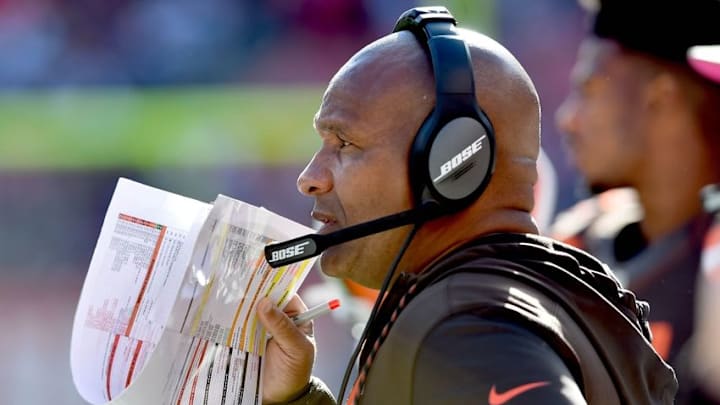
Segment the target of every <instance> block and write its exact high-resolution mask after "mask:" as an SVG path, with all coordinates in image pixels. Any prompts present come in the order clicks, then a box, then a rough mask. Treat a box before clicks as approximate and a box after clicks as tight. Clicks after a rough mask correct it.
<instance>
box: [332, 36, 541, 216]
mask: <svg viewBox="0 0 720 405" xmlns="http://www.w3.org/2000/svg"><path fill="white" fill-rule="evenodd" d="M458 31H459V32H460V33H461V35H462V37H463V39H464V41H465V42H466V44H467V45H468V48H469V49H470V53H471V58H472V65H473V75H474V80H475V91H476V99H477V102H478V104H479V106H480V108H482V109H483V110H484V111H485V112H486V114H487V115H488V117H489V118H490V120H491V122H492V125H493V127H494V129H495V133H496V142H497V145H496V149H497V161H496V171H495V174H494V178H493V180H492V181H491V183H490V187H489V188H488V190H487V191H486V192H485V194H487V195H484V196H483V198H482V199H481V202H482V203H483V204H485V205H486V206H487V208H491V207H495V208H497V207H503V206H504V207H506V208H512V209H518V210H521V211H526V212H529V211H530V210H531V209H532V205H533V191H532V187H533V184H534V182H535V181H536V172H535V164H536V159H537V156H538V152H539V145H540V107H539V100H538V96H537V92H536V90H535V87H534V85H533V83H532V81H531V80H530V78H529V76H528V75H527V73H526V72H525V70H524V69H523V67H522V66H521V65H520V63H519V62H518V61H517V60H516V59H515V57H514V56H513V55H512V54H511V53H510V52H509V51H508V50H507V49H505V48H504V47H503V46H502V45H500V44H499V43H497V42H496V41H494V40H492V39H491V38H489V37H487V36H485V35H482V34H479V33H476V32H473V31H467V30H458ZM338 86H340V87H346V88H347V87H352V89H351V90H350V89H348V90H350V91H352V93H353V94H354V96H355V97H360V98H362V99H363V100H364V102H365V103H373V102H377V101H378V100H380V99H392V100H393V101H392V102H389V103H387V104H386V105H389V106H390V108H391V109H392V111H391V113H392V117H394V119H395V120H397V121H398V123H401V124H402V126H403V129H402V130H398V131H396V132H394V133H393V134H394V136H403V137H407V138H408V140H411V139H412V137H414V136H415V134H416V133H417V130H418V129H419V127H420V125H421V124H422V122H423V121H424V120H425V118H426V117H427V116H428V114H429V113H430V111H431V110H432V108H433V107H434V105H435V81H434V78H433V74H432V68H431V65H430V62H429V58H428V55H427V54H426V52H425V51H424V50H423V48H422V47H421V45H420V43H419V42H418V40H417V39H416V38H415V37H414V36H413V35H412V33H410V32H408V31H402V32H398V33H393V34H390V35H387V36H385V37H383V38H380V39H379V40H377V41H375V42H373V43H371V44H369V45H368V46H366V47H365V48H363V49H362V50H360V51H359V52H358V53H357V54H355V55H354V56H353V57H352V58H351V59H350V60H349V61H348V62H347V63H346V64H345V65H344V66H343V67H342V68H341V69H340V70H339V71H338V73H337V74H336V75H335V77H334V78H333V79H332V81H331V83H330V87H329V91H331V90H332V89H334V88H336V87H338ZM408 145H409V143H408Z"/></svg>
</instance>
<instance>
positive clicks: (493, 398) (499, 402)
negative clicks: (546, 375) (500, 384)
mask: <svg viewBox="0 0 720 405" xmlns="http://www.w3.org/2000/svg"><path fill="white" fill-rule="evenodd" d="M548 384H550V381H538V382H534V383H528V384H523V385H518V386H517V387H515V388H511V389H509V390H507V391H505V392H497V391H495V385H493V386H492V387H491V388H490V396H488V404H490V405H503V404H504V403H506V402H508V401H509V400H511V399H513V398H515V397H516V396H518V395H520V394H522V393H524V392H527V391H530V390H532V389H535V388H539V387H544V386H546V385H548Z"/></svg>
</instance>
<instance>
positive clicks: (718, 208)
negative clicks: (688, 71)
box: [688, 44, 720, 398]
mask: <svg viewBox="0 0 720 405" xmlns="http://www.w3.org/2000/svg"><path fill="white" fill-rule="evenodd" d="M688 62H689V63H690V64H691V65H692V66H693V68H694V69H695V70H697V71H698V72H699V73H701V74H702V75H704V76H705V77H707V78H708V79H710V80H713V81H715V82H717V83H718V85H720V44H718V45H702V46H693V47H692V48H690V49H689V50H688ZM703 203H704V208H705V210H706V211H707V212H710V213H712V214H713V215H714V220H713V224H712V226H711V228H710V231H708V232H707V233H706V235H705V241H704V243H703V251H702V259H701V266H700V275H699V276H698V281H697V283H696V284H697V297H696V300H695V305H696V310H695V316H694V319H695V325H696V327H695V331H694V332H693V345H692V354H691V355H692V364H693V373H694V376H695V378H696V379H697V381H698V384H700V385H701V386H702V387H703V389H704V390H705V392H706V393H707V395H712V397H713V398H720V350H717V349H716V347H717V344H718V337H720V312H718V309H719V308H720V185H718V184H713V185H710V186H707V187H705V188H704V189H703Z"/></svg>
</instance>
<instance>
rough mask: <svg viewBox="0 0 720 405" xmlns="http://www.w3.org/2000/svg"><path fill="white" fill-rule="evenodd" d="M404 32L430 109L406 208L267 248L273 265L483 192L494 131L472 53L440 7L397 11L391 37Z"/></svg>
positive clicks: (414, 155)
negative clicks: (426, 66) (429, 93)
mask: <svg viewBox="0 0 720 405" xmlns="http://www.w3.org/2000/svg"><path fill="white" fill-rule="evenodd" d="M403 30H408V31H410V32H412V33H413V34H414V35H415V37H416V38H418V40H419V41H420V43H421V45H422V46H423V48H424V49H425V50H426V52H427V53H428V55H429V59H430V63H431V64H432V70H433V76H434V77H435V89H436V100H435V108H434V109H433V110H432V112H430V115H428V117H427V118H426V119H425V121H424V122H423V124H422V126H421V127H420V129H419V130H418V133H417V134H416V135H415V138H414V140H413V144H412V146H411V150H410V154H409V173H410V179H409V180H410V187H411V189H412V192H413V195H414V199H415V201H414V207H413V208H412V209H410V210H407V211H403V212H399V213H396V214H392V215H388V216H385V217H381V218H377V219H375V220H372V221H368V222H363V223H360V224H356V225H353V226H350V227H347V228H343V229H340V230H337V231H334V232H331V233H329V234H323V235H320V234H310V235H305V236H300V237H298V238H295V239H291V240H288V241H285V242H279V243H273V244H269V245H267V246H266V247H265V257H266V259H267V261H268V264H270V265H271V266H272V267H279V266H285V265H287V264H290V263H294V262H298V261H300V260H304V259H307V258H310V257H313V256H316V255H319V254H320V253H321V252H323V251H324V250H325V249H327V248H328V247H330V246H334V245H337V244H340V243H344V242H347V241H350V240H353V239H357V238H361V237H365V236H368V235H371V234H374V233H378V232H384V231H387V230H389V229H392V228H397V227H399V226H403V225H409V224H416V225H418V224H420V223H423V222H425V221H427V220H430V219H433V218H436V217H438V216H441V215H446V214H450V213H453V212H456V211H459V210H461V209H463V208H466V207H467V206H469V205H470V204H472V202H473V201H475V200H476V199H477V198H478V197H479V196H480V194H482V192H483V191H484V190H485V188H486V187H487V185H488V183H489V182H490V177H491V176H492V173H493V170H494V168H495V133H494V130H493V127H492V124H490V119H488V117H487V115H485V113H484V112H483V110H482V109H481V108H480V106H478V104H477V102H476V101H475V83H474V80H473V70H472V63H471V61H470V52H469V50H468V47H467V45H466V44H465V41H463V39H462V38H461V36H460V35H459V34H458V33H457V31H456V30H455V18H453V16H452V15H450V12H449V11H448V10H447V9H446V8H445V7H418V8H414V9H411V10H408V11H406V12H405V13H403V14H402V15H401V16H400V18H399V19H398V21H397V23H396V24H395V28H394V29H393V32H397V31H403Z"/></svg>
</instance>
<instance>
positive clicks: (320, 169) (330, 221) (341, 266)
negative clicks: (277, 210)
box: [298, 31, 539, 288]
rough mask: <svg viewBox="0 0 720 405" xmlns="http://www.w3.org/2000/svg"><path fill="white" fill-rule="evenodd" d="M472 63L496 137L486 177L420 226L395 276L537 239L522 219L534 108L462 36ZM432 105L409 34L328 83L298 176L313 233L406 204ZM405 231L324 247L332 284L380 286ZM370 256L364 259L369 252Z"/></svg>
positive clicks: (478, 38)
mask: <svg viewBox="0 0 720 405" xmlns="http://www.w3.org/2000/svg"><path fill="white" fill-rule="evenodd" d="M461 33H462V35H463V37H464V39H465V41H466V42H467V44H468V46H469V48H470V52H471V56H472V65H473V74H474V79H475V87H476V94H477V101H478V104H479V105H480V107H481V108H482V109H483V110H484V111H485V112H486V113H487V115H488V117H489V119H490V121H491V122H492V125H493V127H494V129H495V138H496V158H495V173H494V175H493V177H492V179H491V180H490V183H489V185H488V187H487V189H486V190H485V191H484V192H483V194H482V196H481V197H480V198H479V199H478V200H476V201H474V202H473V203H472V204H471V206H470V207H469V208H465V209H463V210H461V211H460V212H458V213H455V214H452V215H448V216H444V217H441V218H438V219H435V220H433V221H430V222H428V223H426V224H425V225H423V227H422V228H421V229H420V231H419V233H418V234H417V236H416V237H415V239H414V241H413V244H412V245H411V246H410V248H409V250H408V253H409V254H407V255H405V256H404V257H406V258H407V259H403V262H402V263H401V264H402V265H401V268H403V267H404V268H405V269H406V270H408V271H417V270H418V269H421V268H423V267H424V266H425V265H426V264H427V263H428V262H429V261H431V260H433V259H434V258H437V257H439V256H440V255H442V253H444V252H445V251H447V250H449V249H452V248H454V247H455V246H457V245H459V244H462V243H464V242H466V241H468V240H471V239H473V238H476V237H477V236H479V235H482V234H486V233H491V232H500V231H514V232H537V228H536V226H535V224H534V221H533V220H532V218H531V216H530V211H531V209H532V206H533V184H534V183H535V181H536V177H537V175H536V167H535V162H536V158H537V155H538V148H539V107H538V99H537V94H536V92H535V89H534V87H533V85H532V82H531V81H530V79H529V78H528V76H527V74H526V73H525V71H524V70H523V68H522V67H521V66H520V64H519V63H518V62H517V61H516V60H515V58H514V57H513V56H512V55H511V54H510V53H509V52H508V51H507V50H506V49H504V48H503V47H502V46H500V45H499V44H498V43H496V42H495V41H493V40H491V39H490V38H488V37H485V36H483V35H480V34H476V33H471V32H467V31H461ZM434 105H435V84H434V78H433V75H432V69H431V66H430V62H429V59H428V56H427V55H426V54H425V51H424V50H423V48H422V47H421V45H420V43H419V42H418V41H417V40H416V39H415V37H414V36H413V35H412V34H411V33H409V32H399V33H394V34H391V35H388V36H385V37H383V38H381V39H379V40H377V41H375V42H373V43H371V44H370V45H368V46H366V47H365V48H363V49H362V50H360V51H359V52H358V53H357V54H355V55H354V56H353V57H352V58H351V59H350V60H349V61H348V62H347V63H346V64H345V65H344V66H343V67H342V68H340V70H339V71H338V72H337V74H336V75H335V76H334V77H333V79H332V80H331V81H330V84H329V85H328V88H327V90H326V92H325V94H324V95H323V100H322V103H321V105H320V109H319V110H318V113H317V114H316V116H315V127H316V130H317V132H318V134H319V135H320V137H321V139H322V141H323V146H322V148H321V149H320V150H319V151H318V152H317V153H316V154H315V156H314V157H313V159H312V160H311V161H310V163H309V164H308V166H307V167H306V168H305V170H304V171H303V173H302V174H301V175H300V177H299V178H298V188H299V189H300V191H301V192H302V193H304V194H306V195H309V196H312V197H314V198H315V207H314V209H313V216H314V217H315V219H317V220H319V221H321V222H323V223H325V226H323V227H322V228H321V229H320V230H319V232H321V233H325V232H331V231H333V230H336V229H339V228H344V227H347V226H352V225H356V224H359V223H362V222H366V221H370V220H373V219H376V218H380V217H382V216H386V215H390V214H395V213H398V212H402V211H405V210H408V209H410V208H412V207H413V206H414V201H415V199H414V195H413V192H412V190H411V186H410V181H409V180H410V178H411V177H412V176H413V175H414V174H413V173H409V167H408V156H409V152H410V149H411V146H412V142H413V140H414V138H415V135H416V133H417V131H418V129H419V128H420V126H421V125H422V123H423V122H424V120H425V119H426V118H427V117H428V115H429V114H430V112H431V110H432V109H433V107H434ZM405 233H406V230H404V229H402V228H400V229H394V230H390V231H387V232H382V233H378V234H374V235H372V236H370V237H367V238H362V239H357V240H354V241H351V242H348V243H344V244H341V245H338V246H335V247H333V248H330V249H328V250H327V251H325V253H324V254H323V256H322V258H321V261H320V264H321V267H322V269H323V270H324V271H325V272H326V273H328V274H329V275H331V276H342V277H350V278H352V279H354V280H355V281H358V282H360V283H362V284H364V285H367V286H370V287H375V288H377V287H378V286H379V282H380V280H382V275H383V274H378V273H373V271H378V272H380V273H382V272H384V270H385V269H386V268H387V266H388V265H389V263H390V262H391V260H392V258H393V257H394V256H395V254H397V252H398V250H399V249H400V246H401V245H402V241H403V239H404V236H405ZM368 252H372V254H368Z"/></svg>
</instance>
